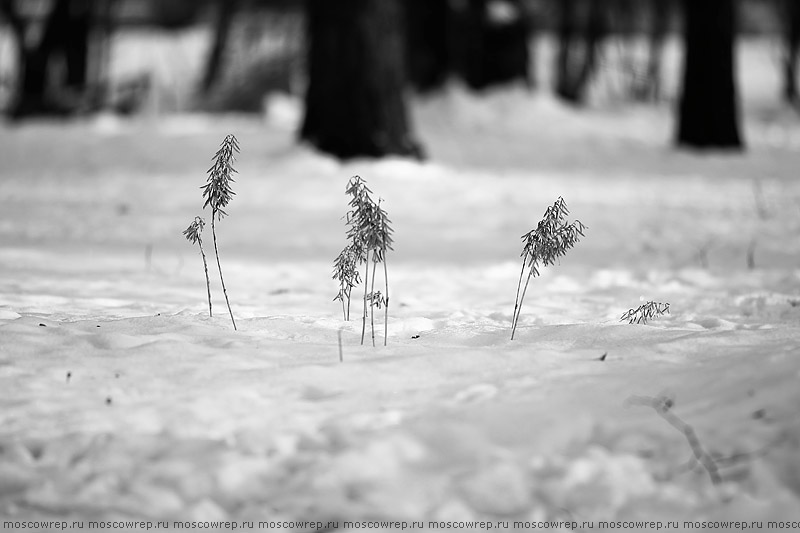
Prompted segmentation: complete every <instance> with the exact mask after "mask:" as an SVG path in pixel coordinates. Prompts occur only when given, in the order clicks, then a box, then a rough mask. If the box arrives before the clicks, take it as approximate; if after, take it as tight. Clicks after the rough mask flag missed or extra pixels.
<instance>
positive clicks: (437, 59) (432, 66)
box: [405, 0, 453, 92]
mask: <svg viewBox="0 0 800 533" xmlns="http://www.w3.org/2000/svg"><path fill="white" fill-rule="evenodd" d="M405 9H406V64H407V68H408V79H409V82H410V83H411V84H412V85H413V86H414V88H416V89H417V90H419V91H421V92H428V91H432V90H434V89H437V88H439V87H441V86H442V84H444V82H445V81H446V80H447V77H448V75H449V74H450V73H451V71H452V66H453V65H452V57H451V48H452V44H451V38H452V32H451V31H450V28H449V25H450V17H451V15H450V8H449V6H448V2H447V0H405Z"/></svg>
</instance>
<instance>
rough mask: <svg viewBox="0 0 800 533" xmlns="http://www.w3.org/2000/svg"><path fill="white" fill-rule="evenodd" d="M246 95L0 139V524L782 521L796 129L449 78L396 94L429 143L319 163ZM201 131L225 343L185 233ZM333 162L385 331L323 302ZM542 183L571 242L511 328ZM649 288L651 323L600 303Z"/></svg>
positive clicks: (794, 420)
mask: <svg viewBox="0 0 800 533" xmlns="http://www.w3.org/2000/svg"><path fill="white" fill-rule="evenodd" d="M267 107H268V108H269V109H272V110H273V111H275V110H276V109H277V110H278V111H275V112H274V113H268V115H267V116H266V117H265V118H264V119H263V120H257V119H252V118H246V117H237V116H230V117H203V116H199V115H188V116H178V117H171V118H170V117H167V118H163V119H161V120H158V121H154V120H152V119H149V118H148V119H139V120H132V121H120V120H117V119H114V118H112V117H101V118H100V119H93V120H87V121H85V122H78V123H58V122H39V123H31V124H25V125H19V126H10V125H6V126H3V127H2V128H0V158H2V161H3V168H2V170H0V173H1V174H0V175H1V176H2V180H0V202H2V205H3V209H2V210H0V242H2V247H0V517H2V518H3V519H4V520H23V519H31V520H34V519H35V520H44V519H66V520H99V519H103V520H112V519H126V518H141V519H150V520H170V521H172V520H185V521H191V520H201V521H202V520H207V521H213V520H256V521H257V520H267V519H269V520H279V519H286V520H323V521H327V520H367V519H377V518H381V519H398V520H424V521H425V528H427V527H428V522H427V521H428V520H441V521H447V520H451V521H452V520H456V521H465V520H473V519H475V520H477V519H487V520H511V521H514V520H518V521H522V522H531V521H541V520H577V521H578V522H581V521H584V520H587V521H594V525H595V526H597V525H598V522H597V521H599V520H632V519H640V520H663V521H667V520H679V521H681V523H682V521H683V520H694V521H703V520H706V521H708V520H723V519H743V520H764V521H766V520H789V519H793V520H797V519H798V512H797V509H798V499H799V498H800V470H798V464H800V463H798V461H797V457H798V450H800V417H798V412H800V411H798V407H800V387H798V379H800V360H799V359H798V357H800V353H799V352H798V348H797V347H798V340H800V329H799V328H798V319H800V305H798V302H800V289H799V287H800V270H798V267H797V260H798V257H800V242H798V240H797V239H796V235H797V234H798V230H800V209H798V208H799V207H800V185H799V184H798V182H797V179H796V176H795V174H796V169H797V162H798V156H797V152H796V147H795V146H794V145H792V144H791V143H788V144H786V143H785V144H779V145H776V144H775V143H773V142H772V141H773V136H771V135H770V134H766V133H765V132H768V131H773V130H774V129H776V128H778V129H780V130H781V131H783V132H784V133H785V135H783V137H782V138H786V139H797V138H800V137H798V133H799V132H800V125H798V123H797V122H796V121H787V120H785V119H782V120H781V121H780V122H779V123H765V122H763V121H758V120H756V119H753V120H749V121H748V131H747V133H748V140H749V141H750V145H751V149H750V151H748V152H747V154H746V155H743V156H738V155H732V154H727V155H726V154H721V155H720V154H718V155H700V154H692V153H685V152H675V151H672V150H671V149H670V148H669V147H668V143H669V124H670V116H669V113H670V111H669V110H668V109H666V108H661V107H657V108H653V109H647V108H633V109H628V110H624V111H620V110H613V109H611V110H606V109H603V108H602V107H599V108H598V107H596V108H593V109H590V110H587V111H577V110H573V109H569V108H565V107H562V106H561V105H560V104H558V103H556V102H554V101H553V100H551V99H550V98H548V97H546V96H542V95H537V94H530V93H527V92H524V91H522V90H520V89H513V88H512V89H507V90H502V91H497V92H495V93H492V94H489V95H487V96H486V97H485V98H483V99H480V98H478V97H476V96H474V95H471V94H469V93H467V92H465V91H464V90H463V89H460V88H458V87H452V88H450V89H449V90H448V91H446V92H445V94H443V95H440V96H438V97H430V98H426V99H420V100H418V101H416V103H415V106H414V117H413V118H414V121H415V124H416V126H417V129H418V131H419V132H420V136H421V137H422V138H423V139H424V141H425V143H426V145H427V147H428V149H429V151H430V153H431V155H432V159H431V161H430V162H425V163H418V162H413V161H406V160H398V159H388V160H383V161H371V160H356V161H351V162H348V163H339V162H336V161H334V160H332V159H330V158H328V157H326V156H323V155H319V154H316V153H314V152H312V151H311V150H309V149H308V148H306V147H303V146H297V145H295V143H294V139H293V134H292V133H291V131H292V127H291V122H292V120H297V118H298V117H299V113H298V111H297V110H298V108H297V102H295V101H292V100H291V99H288V98H286V97H283V98H272V99H270V100H269V101H268V102H267ZM270 115H272V116H273V119H271V118H270ZM275 117H277V118H275ZM227 133H234V134H236V135H237V137H238V138H239V140H240V142H241V145H242V154H241V155H240V157H239V159H238V164H237V168H238V170H239V175H238V176H237V181H236V183H235V187H234V190H235V191H236V192H237V195H236V196H235V197H234V199H233V201H232V202H231V204H230V206H229V209H228V213H229V215H230V216H229V217H227V218H225V219H224V220H222V221H221V222H220V223H219V224H218V233H219V243H220V248H221V250H220V254H221V264H222V268H223V272H224V274H225V279H226V285H227V288H228V294H229V295H230V298H231V307H232V308H233V312H234V315H235V316H236V319H237V325H238V327H239V331H233V328H232V326H231V324H230V319H229V317H228V316H227V314H226V308H225V304H224V299H223V297H222V294H221V290H220V287H219V281H218V278H217V277H216V276H217V273H216V270H215V269H214V268H213V266H212V265H210V267H212V268H211V276H212V279H211V283H212V291H213V294H214V316H213V318H211V317H209V316H208V312H207V303H206V299H205V298H206V295H205V279H204V275H203V271H202V262H201V260H200V257H199V254H198V250H197V248H196V247H193V246H192V245H190V244H189V243H187V242H186V241H185V240H184V239H183V238H182V236H181V232H182V231H183V229H185V227H186V226H187V225H188V224H189V223H190V222H191V221H192V219H193V217H194V216H195V215H197V214H202V215H203V216H205V217H206V219H208V217H209V214H208V213H202V211H201V209H200V207H201V206H202V199H201V193H200V190H199V187H200V185H202V183H203V182H204V179H205V171H206V169H207V167H208V161H209V159H210V156H211V155H213V152H214V151H215V149H216V147H217V145H218V144H219V142H220V141H221V140H222V138H223V137H224V135H225V134H227ZM354 174H359V175H361V176H362V177H363V178H365V179H366V180H367V182H368V184H369V186H370V187H371V188H372V190H373V191H375V193H376V195H379V196H380V197H381V198H383V200H384V203H383V204H382V205H383V206H384V207H385V208H386V209H387V211H388V212H389V216H390V217H391V219H392V221H393V223H394V227H395V230H396V233H395V240H396V246H395V251H394V252H393V253H391V254H389V256H388V269H389V282H390V296H391V308H390V317H389V331H388V346H387V347H383V346H382V344H383V333H384V332H383V328H382V324H383V320H382V316H381V317H380V320H376V345H377V346H376V347H374V348H373V347H372V346H371V340H370V336H369V327H367V332H368V333H367V343H366V344H367V345H366V346H360V344H359V341H360V333H361V323H360V321H359V320H357V319H356V320H353V321H351V322H343V321H342V320H341V307H340V306H339V305H338V302H334V301H332V298H333V296H334V295H335V294H336V290H337V287H336V285H335V283H334V282H333V281H332V280H331V269H332V266H331V265H332V261H333V258H334V257H335V256H336V254H337V253H338V252H339V250H340V249H341V248H342V247H343V246H344V244H345V238H344V231H345V228H344V222H343V220H342V216H343V215H344V212H345V209H346V202H347V198H346V197H345V196H344V186H345V183H346V182H347V180H348V179H349V178H350V176H351V175H354ZM558 196H563V197H564V198H565V200H566V201H567V204H568V206H569V208H570V210H571V215H570V216H571V217H572V218H574V219H579V220H581V221H582V222H583V223H584V224H586V225H587V226H588V229H587V232H586V237H585V238H584V239H582V240H581V242H580V243H578V245H577V246H576V247H575V249H573V250H571V251H569V252H568V253H567V255H566V257H564V258H563V260H562V262H561V264H560V265H557V266H554V267H547V268H545V269H544V270H543V271H542V276H541V277H539V278H536V279H534V280H532V282H531V286H530V288H529V290H528V294H527V296H526V299H525V302H524V307H523V309H522V313H521V318H520V326H519V329H518V331H517V335H516V338H515V340H514V341H510V340H509V337H510V321H511V315H512V311H513V296H514V290H515V287H516V282H517V278H518V276H519V266H520V265H519V263H518V257H519V253H520V250H521V246H522V243H521V241H520V239H519V236H520V235H522V234H523V233H525V232H526V231H528V230H529V229H530V228H531V227H532V226H534V225H535V224H536V222H537V221H538V220H539V218H540V217H541V215H542V213H543V212H544V210H545V208H546V207H547V206H548V205H551V204H552V202H553V201H555V199H556V198H557V197H558ZM206 246H207V247H209V246H210V245H209V244H208V243H207V244H206ZM207 252H209V250H208V249H207ZM748 254H751V255H752V260H753V263H754V265H753V268H750V267H748V260H747V257H748ZM357 295H358V290H356V291H354V296H356V301H354V305H353V309H354V312H353V316H354V317H357V316H358V313H359V311H358V300H357ZM650 300H655V301H659V302H669V303H670V304H671V305H670V314H668V315H665V316H663V317H659V318H657V319H655V320H653V321H652V322H650V323H649V324H647V325H629V324H626V323H621V322H620V321H619V317H620V316H621V315H622V314H623V313H624V312H625V311H627V310H628V309H630V308H634V307H636V306H638V305H640V304H641V303H644V302H646V301H650ZM340 336H341V348H340V346H339V337H340ZM340 349H341V355H342V358H343V362H340V361H339V354H340ZM603 354H605V355H606V357H605V359H604V360H602V361H601V360H600V359H601V356H602V355H603ZM641 396H645V397H653V398H656V397H659V398H660V397H662V396H663V397H669V398H671V399H672V400H673V402H674V405H673V407H672V408H671V410H670V412H671V413H673V414H675V415H676V416H678V417H679V418H680V419H681V420H682V421H684V422H685V423H686V424H689V425H690V426H691V427H692V428H693V430H694V432H695V433H696V435H697V438H698V440H699V442H700V443H701V445H702V447H703V449H704V450H705V452H706V453H708V454H709V455H710V456H711V457H712V458H714V460H715V461H716V464H717V465H718V467H719V471H720V475H721V478H722V482H721V483H720V484H718V485H714V484H712V482H711V479H710V476H709V473H708V472H707V471H706V470H705V469H704V468H702V467H700V466H699V465H697V464H696V463H693V462H692V457H693V455H692V454H693V450H692V447H691V446H690V444H689V442H688V440H687V438H686V436H685V435H684V434H683V433H682V432H681V431H679V430H678V429H676V428H675V427H673V426H671V425H670V424H669V423H668V422H667V420H665V419H664V418H662V417H661V416H659V413H658V412H656V410H655V409H653V408H650V407H647V406H637V405H633V404H632V403H631V401H630V400H631V399H632V398H636V397H641ZM45 529H46V528H45ZM340 529H344V527H343V526H342V523H341V522H340ZM417 529H419V528H417ZM584 529H589V528H584Z"/></svg>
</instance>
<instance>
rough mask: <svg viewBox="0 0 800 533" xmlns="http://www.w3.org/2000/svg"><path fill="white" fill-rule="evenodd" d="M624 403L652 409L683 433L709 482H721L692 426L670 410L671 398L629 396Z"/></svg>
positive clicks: (712, 460) (717, 468)
mask: <svg viewBox="0 0 800 533" xmlns="http://www.w3.org/2000/svg"><path fill="white" fill-rule="evenodd" d="M625 403H626V404H628V405H638V406H644V407H651V408H652V409H654V410H655V412H656V413H658V415H659V416H660V417H661V418H663V419H664V420H666V421H667V422H668V423H669V424H670V425H671V426H672V427H674V428H675V429H677V430H678V431H680V432H681V433H683V436H684V437H686V441H687V442H688V443H689V447H690V448H691V449H692V453H693V454H694V457H695V459H696V460H697V462H699V463H700V464H701V465H702V466H703V468H705V470H706V472H708V477H709V478H711V482H712V483H713V484H714V485H719V484H720V483H721V482H722V478H720V475H719V467H718V466H717V463H716V461H714V458H713V457H711V455H709V453H708V452H706V451H705V449H704V448H703V445H702V444H701V443H700V439H699V438H698V437H697V433H695V431H694V428H693V427H692V426H691V425H689V424H687V423H686V422H684V421H683V420H681V418H680V417H678V416H677V415H676V414H674V413H673V412H672V411H671V409H672V406H673V405H674V402H673V400H672V398H668V397H666V396H658V397H652V396H631V397H630V398H628V399H627V400H626V401H625Z"/></svg>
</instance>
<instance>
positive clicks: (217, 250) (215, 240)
mask: <svg viewBox="0 0 800 533" xmlns="http://www.w3.org/2000/svg"><path fill="white" fill-rule="evenodd" d="M216 214H217V213H216V210H214V211H212V213H211V236H212V237H213V239H214V255H216V257H217V270H219V281H220V283H221V284H222V293H223V294H224V295H225V303H226V304H227V305H228V313H230V315H231V323H232V324H233V330H234V331H237V329H236V321H235V320H234V319H233V311H231V302H230V301H229V300H228V290H227V289H226V288H225V279H224V278H223V277H222V266H221V265H220V264H219V249H218V248H217V230H216V227H215V225H214V218H215V217H216Z"/></svg>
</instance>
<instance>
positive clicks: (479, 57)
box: [453, 0, 532, 89]
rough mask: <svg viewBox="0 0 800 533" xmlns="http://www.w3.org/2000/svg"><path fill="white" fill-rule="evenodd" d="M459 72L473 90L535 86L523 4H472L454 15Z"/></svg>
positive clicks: (484, 0)
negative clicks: (518, 82) (507, 85)
mask: <svg viewBox="0 0 800 533" xmlns="http://www.w3.org/2000/svg"><path fill="white" fill-rule="evenodd" d="M453 15H454V17H455V20H456V23H455V24H454V31H455V32H457V35H456V36H454V39H453V42H454V47H455V50H454V55H455V56H456V57H455V62H454V65H455V70H456V72H457V73H458V74H459V75H460V76H461V77H462V78H463V79H464V81H465V82H466V83H467V85H469V86H470V87H472V88H473V89H485V88H486V87H489V86H492V85H498V84H502V83H507V82H511V81H514V80H522V81H524V82H525V83H526V84H527V85H531V83H532V80H531V77H530V72H529V61H530V53H529V45H530V42H529V40H530V28H529V25H528V21H527V18H526V17H525V14H524V12H523V5H522V2H521V1H519V0H502V1H496V2H489V1H488V0H469V2H468V3H467V4H466V6H465V9H464V10H463V11H456V12H455V13H454V14H453Z"/></svg>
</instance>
